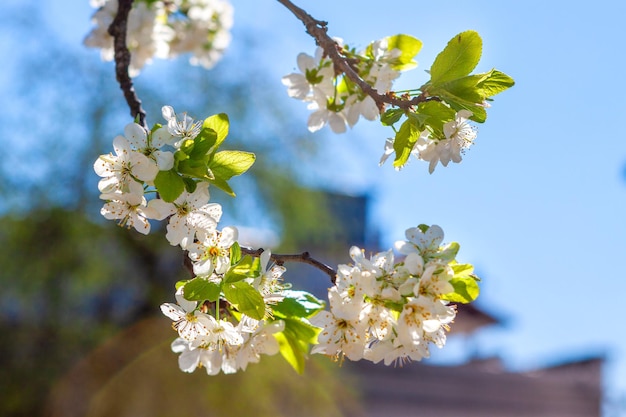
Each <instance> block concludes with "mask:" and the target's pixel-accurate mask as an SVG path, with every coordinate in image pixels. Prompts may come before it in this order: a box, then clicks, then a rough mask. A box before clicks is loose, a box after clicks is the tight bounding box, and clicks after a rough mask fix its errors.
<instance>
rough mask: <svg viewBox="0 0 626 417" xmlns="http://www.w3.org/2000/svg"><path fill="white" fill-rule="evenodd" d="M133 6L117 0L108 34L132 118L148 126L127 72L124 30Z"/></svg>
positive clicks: (128, 53) (117, 76) (116, 74)
mask: <svg viewBox="0 0 626 417" xmlns="http://www.w3.org/2000/svg"><path fill="white" fill-rule="evenodd" d="M132 7H133V0H119V6H118V8H117V14H116V15H115V19H113V22H112V23H111V26H109V29H108V31H109V34H110V35H111V36H113V49H114V51H115V76H116V78H117V82H118V83H119V84H120V88H121V89H122V91H123V92H124V98H126V102H127V103H128V107H130V114H131V116H132V117H133V119H139V124H140V125H142V126H143V127H145V128H146V129H147V128H148V125H147V124H146V112H145V110H144V109H143V108H142V107H141V100H139V97H137V94H136V93H135V87H134V86H133V80H132V79H131V78H130V75H129V74H128V68H129V67H130V51H129V50H128V47H127V46H126V32H127V28H128V15H129V13H130V10H131V9H132Z"/></svg>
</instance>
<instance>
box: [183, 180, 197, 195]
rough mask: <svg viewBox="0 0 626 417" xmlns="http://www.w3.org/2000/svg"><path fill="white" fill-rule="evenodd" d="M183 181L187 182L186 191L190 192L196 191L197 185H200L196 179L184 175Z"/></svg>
mask: <svg viewBox="0 0 626 417" xmlns="http://www.w3.org/2000/svg"><path fill="white" fill-rule="evenodd" d="M183 181H184V182H185V191H187V192H188V193H189V194H191V193H193V192H194V191H196V187H197V186H198V183H197V182H196V181H194V180H193V179H191V178H188V177H183Z"/></svg>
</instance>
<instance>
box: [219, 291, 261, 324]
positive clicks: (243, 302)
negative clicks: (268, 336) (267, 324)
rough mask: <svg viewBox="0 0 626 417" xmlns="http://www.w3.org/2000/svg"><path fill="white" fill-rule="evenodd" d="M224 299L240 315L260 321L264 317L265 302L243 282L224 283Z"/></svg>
mask: <svg viewBox="0 0 626 417" xmlns="http://www.w3.org/2000/svg"><path fill="white" fill-rule="evenodd" d="M222 290H223V292H224V298H226V300H227V301H228V302H229V303H230V304H232V306H233V307H235V308H236V309H237V311H239V312H240V313H242V314H245V315H247V316H249V317H252V318H253V319H256V320H261V319H263V317H264V316H265V301H264V300H263V297H262V296H261V294H260V293H259V292H258V291H257V290H256V289H255V288H254V287H253V286H252V285H250V284H248V283H247V282H245V281H237V282H229V283H224V285H223V286H222Z"/></svg>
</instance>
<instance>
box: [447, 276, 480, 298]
mask: <svg viewBox="0 0 626 417" xmlns="http://www.w3.org/2000/svg"><path fill="white" fill-rule="evenodd" d="M450 284H452V286H453V287H454V292H451V293H448V294H444V295H442V296H441V298H442V299H443V300H448V301H452V302H454V303H463V304H467V303H471V302H472V301H474V300H475V299H476V298H478V294H479V292H480V289H479V288H478V284H477V283H476V280H475V279H474V278H471V277H470V278H456V277H455V278H452V279H451V280H450Z"/></svg>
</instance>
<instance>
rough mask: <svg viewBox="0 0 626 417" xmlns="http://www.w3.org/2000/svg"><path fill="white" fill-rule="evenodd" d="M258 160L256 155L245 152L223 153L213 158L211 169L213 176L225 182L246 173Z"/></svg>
mask: <svg viewBox="0 0 626 417" xmlns="http://www.w3.org/2000/svg"><path fill="white" fill-rule="evenodd" d="M255 159H256V155H254V154H253V153H251V152H243V151H222V152H218V153H216V154H215V155H214V156H213V159H212V160H211V162H210V163H209V168H210V169H211V170H212V171H213V174H214V175H215V176H216V177H218V178H222V179H224V180H229V179H231V178H232V177H234V176H236V175H241V174H243V173H244V172H246V171H247V170H248V169H249V168H250V167H251V166H252V164H254V161H255Z"/></svg>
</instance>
